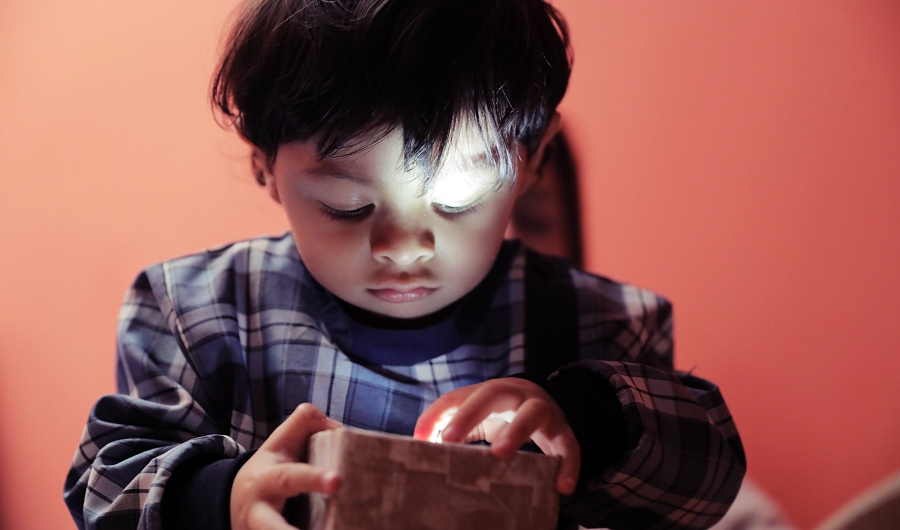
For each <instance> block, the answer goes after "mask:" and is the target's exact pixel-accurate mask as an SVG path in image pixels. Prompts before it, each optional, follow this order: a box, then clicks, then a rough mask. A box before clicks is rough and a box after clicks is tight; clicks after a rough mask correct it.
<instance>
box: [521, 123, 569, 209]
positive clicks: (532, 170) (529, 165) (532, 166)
mask: <svg viewBox="0 0 900 530" xmlns="http://www.w3.org/2000/svg"><path fill="white" fill-rule="evenodd" d="M560 127H561V124H560V117H559V112H554V113H553V116H551V117H550V120H548V121H547V127H545V128H544V134H543V135H542V136H541V141H540V143H539V144H538V148H537V149H535V151H534V153H532V154H531V156H529V157H528V160H527V161H526V162H525V168H524V170H525V171H524V173H525V174H524V175H520V176H519V179H520V184H519V193H520V194H521V193H524V192H525V191H527V190H528V189H529V188H531V187H532V186H534V185H535V184H536V183H537V181H538V180H539V179H540V173H541V165H542V164H543V162H544V153H545V152H546V151H547V146H548V145H549V144H550V142H551V141H552V140H553V137H554V136H556V134H557V133H558V132H559V129H560Z"/></svg>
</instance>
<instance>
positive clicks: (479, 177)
mask: <svg viewBox="0 0 900 530" xmlns="http://www.w3.org/2000/svg"><path fill="white" fill-rule="evenodd" d="M448 169H449V170H447V171H442V172H441V173H440V174H439V175H438V176H437V179H436V180H435V182H434V187H433V188H432V190H431V199H432V200H433V201H434V202H437V203H440V204H443V205H446V206H465V205H467V204H469V203H471V202H474V201H476V200H478V199H479V198H480V197H481V196H482V195H484V194H485V193H487V192H489V191H491V190H493V189H496V188H497V187H498V184H499V183H500V173H499V171H498V170H497V169H496V168H494V167H491V166H482V167H480V168H479V167H470V168H465V169H464V168H459V167H454V168H452V169H451V168H448Z"/></svg>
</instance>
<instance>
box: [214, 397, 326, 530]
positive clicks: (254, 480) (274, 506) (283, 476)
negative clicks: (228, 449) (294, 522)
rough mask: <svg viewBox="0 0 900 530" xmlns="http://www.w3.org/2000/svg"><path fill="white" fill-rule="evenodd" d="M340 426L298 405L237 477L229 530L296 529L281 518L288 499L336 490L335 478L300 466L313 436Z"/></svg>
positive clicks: (306, 465) (314, 469)
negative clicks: (257, 529) (310, 493)
mask: <svg viewBox="0 0 900 530" xmlns="http://www.w3.org/2000/svg"><path fill="white" fill-rule="evenodd" d="M337 427H340V424H339V423H338V422H336V421H334V420H331V419H328V418H327V417H326V416H325V414H323V413H322V411H320V410H319V409H317V408H316V407H314V406H312V405H310V404H309V403H304V404H302V405H300V406H299V407H297V409H296V410H295V411H294V412H293V413H292V414H291V415H290V416H288V419H286V420H285V421H284V423H282V424H281V425H279V426H278V428H277V429H275V431H274V432H272V434H271V436H269V438H268V439H267V440H266V441H265V442H264V443H263V444H262V446H260V448H259V449H257V451H256V453H255V454H254V455H253V456H251V457H250V459H248V460H247V462H246V463H244V465H243V467H241V469H240V470H239V471H238V473H237V475H236V476H235V477H234V484H233V485H232V487H231V528H232V529H233V530H244V529H251V528H266V529H274V530H287V529H294V527H293V526H291V525H289V524H288V523H287V521H285V520H284V517H282V516H281V511H282V510H283V509H284V503H285V501H286V500H287V499H289V498H291V497H294V496H297V495H299V494H301V493H308V492H312V491H315V492H319V493H325V494H331V493H334V492H335V491H337V488H338V485H339V484H338V477H337V475H336V474H334V473H333V472H331V471H326V470H324V469H322V468H318V467H314V466H311V465H309V464H303V463H300V462H299V460H300V458H301V457H302V455H303V451H304V449H305V448H306V443H307V441H308V440H309V437H310V436H312V435H313V434H314V433H317V432H319V431H324V430H326V429H336V428H337Z"/></svg>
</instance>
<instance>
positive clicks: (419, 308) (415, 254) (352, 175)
mask: <svg viewBox="0 0 900 530" xmlns="http://www.w3.org/2000/svg"><path fill="white" fill-rule="evenodd" d="M475 146H478V147H475ZM480 146H481V144H480V142H456V143H455V144H454V145H453V146H452V148H451V150H450V152H449V153H448V156H447V159H446V161H445V163H444V164H443V167H442V168H441V170H440V172H439V173H438V174H437V175H436V178H435V181H434V185H433V186H432V188H431V189H430V190H424V187H423V179H422V178H421V175H420V174H419V173H418V172H417V171H416V170H415V168H413V169H412V170H411V171H405V170H404V169H403V157H402V133H401V132H399V131H395V132H393V133H392V134H390V135H389V136H387V137H386V138H384V139H383V140H382V141H380V142H378V143H376V144H374V145H372V146H371V147H369V148H367V149H365V150H364V151H361V152H359V153H356V154H353V155H349V156H346V157H333V158H327V159H324V160H322V159H319V158H318V156H317V154H316V143H315V140H312V141H308V142H293V143H289V144H285V145H282V146H281V147H280V148H279V150H278V153H277V156H276V159H275V163H274V164H273V165H272V166H271V168H270V169H269V171H267V172H266V187H267V188H268V191H269V193H270V194H271V196H272V198H273V199H275V200H276V201H277V202H279V203H280V204H281V205H282V206H283V207H284V209H285V212H286V213H287V216H288V221H289V223H290V226H291V231H292V232H293V234H294V238H295V240H296V242H297V249H298V250H299V252H300V256H301V257H302V258H303V262H304V263H305V264H306V266H307V268H308V269H309V271H310V273H311V274H312V275H313V277H314V278H315V279H316V280H317V281H318V282H319V283H321V284H322V285H323V286H324V287H325V288H326V289H328V290H329V291H330V292H331V293H332V294H334V295H335V296H337V297H338V298H340V299H342V300H344V301H345V302H348V303H350V304H352V305H354V306H357V307H360V308H362V309H366V310H368V311H372V312H374V313H378V314H381V315H386V316H390V317H396V318H415V317H420V316H425V315H428V314H431V313H434V312H435V311H438V310H440V309H442V308H444V307H446V306H448V305H449V304H451V303H453V302H455V301H457V300H459V299H460V298H461V297H462V296H464V295H465V294H466V293H468V292H469V291H470V290H472V289H473V288H474V287H475V286H476V285H477V284H478V283H479V282H480V281H481V280H482V279H483V278H484V277H485V276H486V275H487V273H488V271H489V270H490V268H491V266H492V265H493V263H494V259H495V258H496V256H497V253H498V251H499V248H500V244H501V242H502V241H503V234H504V230H505V229H506V225H507V222H508V220H509V217H510V212H511V210H512V206H513V202H514V200H515V197H516V195H517V193H518V190H520V189H523V187H525V186H527V185H528V184H529V181H530V180H531V178H532V175H533V174H534V171H533V168H531V167H530V165H531V164H529V163H528V161H526V160H524V153H525V150H524V148H522V147H520V148H519V149H520V154H521V155H522V156H521V157H519V158H520V159H523V160H522V161H521V162H519V163H518V167H517V170H518V172H517V173H518V177H517V178H516V179H515V180H514V181H513V180H512V179H510V180H507V181H506V182H505V183H503V184H502V185H498V183H499V181H500V175H499V172H498V170H497V169H496V168H494V167H493V166H492V165H491V164H488V163H484V158H485V153H484V151H483V149H481V147H480ZM535 159H538V157H537V156H532V157H531V160H535Z"/></svg>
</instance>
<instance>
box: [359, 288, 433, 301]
mask: <svg viewBox="0 0 900 530" xmlns="http://www.w3.org/2000/svg"><path fill="white" fill-rule="evenodd" d="M436 290H437V289H430V288H428V287H417V288H415V289H410V290H409V291H398V290H396V289H369V292H370V293H372V295H373V296H375V298H377V299H379V300H381V301H383V302H390V303H392V304H402V303H405V302H415V301H416V300H421V299H423V298H425V297H426V296H428V295H430V294H431V293H433V292H435V291H436Z"/></svg>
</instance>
